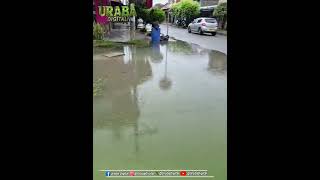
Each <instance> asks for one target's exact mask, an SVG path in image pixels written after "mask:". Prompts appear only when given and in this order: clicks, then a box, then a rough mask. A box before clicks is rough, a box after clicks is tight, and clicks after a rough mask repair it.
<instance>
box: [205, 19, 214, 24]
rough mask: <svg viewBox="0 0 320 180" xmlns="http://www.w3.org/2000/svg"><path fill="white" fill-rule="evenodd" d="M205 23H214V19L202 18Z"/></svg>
mask: <svg viewBox="0 0 320 180" xmlns="http://www.w3.org/2000/svg"><path fill="white" fill-rule="evenodd" d="M204 20H205V21H206V22H207V23H216V22H217V21H216V20H215V19H204Z"/></svg>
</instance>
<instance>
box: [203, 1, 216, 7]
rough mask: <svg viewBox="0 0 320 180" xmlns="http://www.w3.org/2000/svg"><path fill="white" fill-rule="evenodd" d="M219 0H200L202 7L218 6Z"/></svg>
mask: <svg viewBox="0 0 320 180" xmlns="http://www.w3.org/2000/svg"><path fill="white" fill-rule="evenodd" d="M218 2H219V0H200V6H201V7H202V6H213V5H217V4H218Z"/></svg>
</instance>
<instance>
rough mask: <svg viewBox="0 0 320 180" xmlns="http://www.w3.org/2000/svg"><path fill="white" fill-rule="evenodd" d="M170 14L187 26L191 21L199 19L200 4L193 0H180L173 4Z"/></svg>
mask: <svg viewBox="0 0 320 180" xmlns="http://www.w3.org/2000/svg"><path fill="white" fill-rule="evenodd" d="M171 9H172V12H173V15H174V16H175V17H177V19H180V20H182V19H183V20H186V24H189V23H190V22H191V21H192V20H193V19H195V18H197V17H199V14H200V4H199V3H198V2H197V1H193V0H182V1H180V2H178V3H175V4H173V6H172V8H171Z"/></svg>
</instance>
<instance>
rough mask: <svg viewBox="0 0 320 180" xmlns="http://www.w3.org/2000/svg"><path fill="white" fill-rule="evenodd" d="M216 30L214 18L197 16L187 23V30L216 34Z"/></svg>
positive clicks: (216, 23) (216, 25) (216, 24)
mask: <svg viewBox="0 0 320 180" xmlns="http://www.w3.org/2000/svg"><path fill="white" fill-rule="evenodd" d="M217 30H218V22H217V20H216V19H214V18H197V19H195V20H193V22H192V23H190V24H189V25H188V32H189V33H191V32H197V33H199V34H203V33H211V34H212V35H213V36H215V35H216V33H217Z"/></svg>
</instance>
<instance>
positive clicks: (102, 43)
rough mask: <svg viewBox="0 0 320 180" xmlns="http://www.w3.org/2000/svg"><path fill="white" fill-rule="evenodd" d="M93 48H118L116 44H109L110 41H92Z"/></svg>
mask: <svg viewBox="0 0 320 180" xmlns="http://www.w3.org/2000/svg"><path fill="white" fill-rule="evenodd" d="M93 46H94V47H106V48H112V47H117V46H119V44H118V43H115V42H111V41H105V40H95V41H93Z"/></svg>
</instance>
